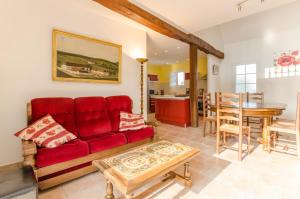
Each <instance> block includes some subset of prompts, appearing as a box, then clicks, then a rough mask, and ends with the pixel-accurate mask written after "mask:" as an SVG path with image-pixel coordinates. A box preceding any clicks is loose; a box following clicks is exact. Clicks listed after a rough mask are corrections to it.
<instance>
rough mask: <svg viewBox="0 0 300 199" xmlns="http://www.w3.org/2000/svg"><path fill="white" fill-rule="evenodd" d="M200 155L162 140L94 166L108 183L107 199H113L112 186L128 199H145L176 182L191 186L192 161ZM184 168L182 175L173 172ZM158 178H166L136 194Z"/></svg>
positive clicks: (99, 161)
mask: <svg viewBox="0 0 300 199" xmlns="http://www.w3.org/2000/svg"><path fill="white" fill-rule="evenodd" d="M197 153H199V150H198V149H196V148H192V147H189V146H186V145H183V144H180V143H173V142H170V141H167V140H159V141H156V142H152V143H148V144H145V145H142V146H139V147H136V148H133V149H130V150H128V151H125V152H123V153H119V154H117V155H114V156H111V157H109V158H105V159H101V160H95V161H93V165H94V166H96V167H97V168H98V169H99V170H100V172H101V173H102V174H103V175H104V176H105V178H106V180H107V187H106V196H105V198H106V199H114V194H113V186H115V187H116V188H117V189H118V190H119V191H120V192H121V193H122V194H124V196H125V197H126V198H128V199H133V198H134V199H138V198H141V199H142V198H145V197H146V196H148V195H150V194H151V193H153V192H154V191H156V190H157V189H159V188H160V187H162V186H167V185H168V184H169V183H171V182H172V181H174V180H178V181H179V182H182V183H183V184H184V185H185V186H186V187H190V186H191V185H192V180H191V173H190V169H189V166H190V164H189V160H190V159H191V158H193V157H194V156H195V155H196V154H197ZM181 165H184V174H183V175H180V174H177V173H175V172H173V170H174V169H176V168H177V167H179V166H181ZM159 177H163V179H162V180H161V181H159V182H158V183H156V184H154V185H152V186H151V187H150V188H148V189H147V190H145V191H143V192H142V193H139V194H138V195H136V196H135V195H134V192H135V191H136V190H137V189H139V188H141V187H142V186H144V185H145V184H146V183H148V182H150V181H152V180H154V179H157V178H159Z"/></svg>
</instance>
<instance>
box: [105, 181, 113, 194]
mask: <svg viewBox="0 0 300 199" xmlns="http://www.w3.org/2000/svg"><path fill="white" fill-rule="evenodd" d="M105 199H115V196H114V192H113V184H112V183H111V182H110V181H108V180H107V181H106V196H105Z"/></svg>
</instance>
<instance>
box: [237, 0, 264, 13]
mask: <svg viewBox="0 0 300 199" xmlns="http://www.w3.org/2000/svg"><path fill="white" fill-rule="evenodd" d="M248 1H250V0H243V1H242V2H240V3H238V4H237V5H236V6H237V9H238V11H239V12H240V11H242V8H243V6H244V5H245V4H246V3H247V2H248ZM260 2H261V3H264V2H265V0H260Z"/></svg>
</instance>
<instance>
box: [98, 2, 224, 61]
mask: <svg viewBox="0 0 300 199" xmlns="http://www.w3.org/2000/svg"><path fill="white" fill-rule="evenodd" d="M94 1H95V2H97V3H99V4H101V5H103V6H105V7H107V8H109V9H111V10H113V11H115V12H117V13H119V14H121V15H123V16H125V17H128V18H130V19H132V20H134V21H136V22H138V23H140V24H142V25H144V26H147V27H148V28H150V29H152V30H154V31H156V32H159V33H161V34H163V35H166V36H168V37H171V38H174V39H177V40H180V41H182V42H185V43H188V44H193V45H195V46H196V47H197V48H198V49H199V50H201V51H204V52H205V53H207V54H211V55H214V56H216V57H218V58H221V59H223V58H224V53H223V52H221V51H219V50H217V49H215V48H214V47H213V46H211V45H210V44H209V43H207V42H206V41H204V40H202V39H200V38H199V37H197V36H195V35H193V34H187V33H185V32H183V31H181V30H179V29H178V28H176V27H174V26H172V25H171V24H169V23H167V22H165V21H163V20H162V19H160V18H158V17H156V16H155V15H153V14H151V13H149V12H148V11H146V10H144V9H142V8H140V7H138V6H137V5H135V4H133V3H131V2H129V1H128V0H94Z"/></svg>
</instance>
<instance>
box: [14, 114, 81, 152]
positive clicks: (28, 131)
mask: <svg viewBox="0 0 300 199" xmlns="http://www.w3.org/2000/svg"><path fill="white" fill-rule="evenodd" d="M15 136H17V137H19V138H21V139H23V140H32V141H33V142H35V143H36V144H37V145H38V146H40V147H46V148H55V147H58V146H60V145H62V144H64V143H66V142H69V141H71V140H74V139H76V138H77V137H76V136H75V135H74V134H72V133H70V132H69V131H67V130H66V129H64V128H63V127H62V126H61V125H60V124H58V123H57V122H56V121H55V120H54V119H53V118H52V117H51V115H49V114H48V115H46V116H44V117H42V118H41V119H39V120H37V121H36V122H34V123H33V124H31V125H29V126H28V127H27V128H25V129H23V130H21V131H19V132H18V133H16V134H15Z"/></svg>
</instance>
